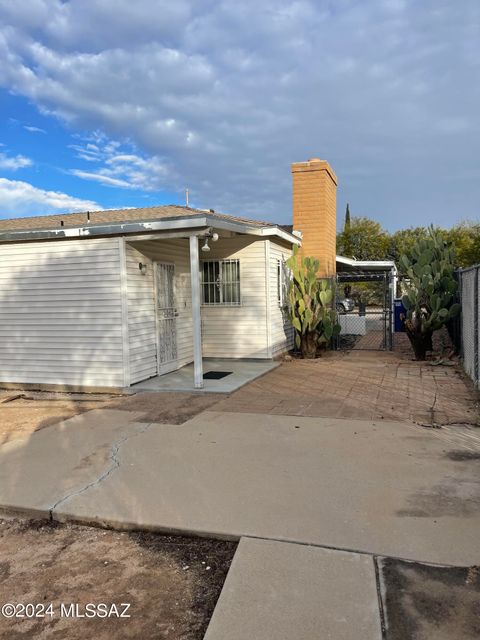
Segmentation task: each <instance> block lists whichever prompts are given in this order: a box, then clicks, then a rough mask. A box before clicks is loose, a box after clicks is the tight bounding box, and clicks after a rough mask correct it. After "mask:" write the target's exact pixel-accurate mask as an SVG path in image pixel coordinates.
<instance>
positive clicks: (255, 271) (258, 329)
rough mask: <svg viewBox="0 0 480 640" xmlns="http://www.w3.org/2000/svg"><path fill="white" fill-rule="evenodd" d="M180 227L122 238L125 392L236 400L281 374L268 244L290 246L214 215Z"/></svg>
mask: <svg viewBox="0 0 480 640" xmlns="http://www.w3.org/2000/svg"><path fill="white" fill-rule="evenodd" d="M178 222H179V221H173V224H178ZM182 222H183V225H184V226H183V225H182V228H176V229H173V228H172V229H167V228H166V227H167V225H168V224H169V221H164V222H163V224H164V225H165V226H164V228H163V229H162V230H160V229H158V230H155V232H154V233H152V232H150V233H145V234H139V235H125V236H124V237H123V238H122V242H123V253H124V258H123V263H124V276H123V278H124V285H123V290H124V294H123V300H124V305H125V307H126V309H125V313H124V315H125V317H126V318H127V326H126V327H124V331H125V337H124V340H125V351H126V353H127V354H128V362H127V363H126V364H127V367H128V370H127V371H126V373H125V387H130V388H134V389H151V390H157V391H158V390H171V391H192V390H205V391H218V392H220V393H222V392H225V393H229V392H231V391H233V390H234V389H237V388H239V387H240V386H242V385H243V384H245V383H246V382H249V381H250V380H252V379H254V378H256V377H258V375H263V373H265V372H267V371H269V370H270V369H271V368H273V367H274V366H275V365H274V364H273V362H272V357H273V354H272V347H271V344H272V340H271V339H270V336H269V332H270V309H269V304H270V302H271V300H270V298H272V300H273V298H274V297H275V295H276V294H275V291H276V290H275V291H274V290H273V289H272V290H271V289H270V280H271V274H270V271H272V273H274V274H275V273H276V269H275V270H273V267H276V262H275V261H274V260H273V258H272V259H270V258H269V254H268V250H269V247H270V242H269V236H274V235H277V236H278V235H279V234H280V235H281V239H282V240H283V241H289V238H288V235H287V234H284V232H282V231H281V230H279V229H277V228H275V227H272V228H264V227H255V226H252V225H247V224H245V223H242V222H231V221H224V220H223V219H218V218H215V220H214V221H213V220H211V219H209V217H208V216H207V217H206V218H205V219H204V220H202V219H201V218H200V219H198V218H196V219H195V220H189V221H188V223H189V224H185V223H186V221H182ZM213 222H214V224H212V223H213ZM192 223H193V224H192ZM283 235H285V238H283ZM202 249H203V250H202ZM272 265H273V267H272ZM218 273H220V274H221V275H220V284H219V283H218V280H217V274H218ZM222 274H223V279H222ZM240 280H241V285H240ZM202 282H203V284H202ZM218 295H219V296H220V297H219V298H218ZM275 302H276V298H275ZM276 304H277V306H278V303H277V302H276ZM217 360H218V362H217ZM219 363H220V364H219ZM219 370H225V371H226V375H225V376H223V377H217V372H218V371H219ZM204 374H207V375H206V376H204Z"/></svg>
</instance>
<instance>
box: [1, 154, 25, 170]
mask: <svg viewBox="0 0 480 640" xmlns="http://www.w3.org/2000/svg"><path fill="white" fill-rule="evenodd" d="M32 164H33V162H32V161H31V160H30V158H27V157H25V156H22V155H17V156H9V155H7V154H6V153H0V169H5V170H6V171H17V169H24V168H25V167H31V166H32Z"/></svg>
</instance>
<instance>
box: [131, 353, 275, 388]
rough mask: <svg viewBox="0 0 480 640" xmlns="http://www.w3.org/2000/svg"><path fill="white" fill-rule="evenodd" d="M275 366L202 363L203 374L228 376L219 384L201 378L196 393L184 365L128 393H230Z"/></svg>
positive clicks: (251, 362) (212, 360)
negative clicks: (201, 386) (216, 373)
mask: <svg viewBox="0 0 480 640" xmlns="http://www.w3.org/2000/svg"><path fill="white" fill-rule="evenodd" d="M278 366H279V363H278V362H274V361H273V360H228V359H215V358H204V359H203V371H204V376H205V374H207V375H208V374H209V373H211V372H219V371H223V372H229V375H227V376H225V377H223V378H220V379H219V380H215V379H208V378H205V377H204V380H203V384H204V386H203V389H196V388H195V387H194V384H193V364H188V365H186V366H185V367H182V368H181V369H178V370H177V371H173V372H172V373H167V374H165V375H163V376H155V377H154V378H150V379H149V380H144V381H143V382H139V383H137V384H135V385H133V386H132V387H130V390H131V391H135V392H137V391H179V392H190V393H232V391H236V390H237V389H240V387H243V386H244V385H246V384H247V383H248V382H251V381H252V380H255V379H256V378H259V377H261V376H263V375H265V374H266V373H268V372H269V371H272V370H273V369H275V368H276V367H278Z"/></svg>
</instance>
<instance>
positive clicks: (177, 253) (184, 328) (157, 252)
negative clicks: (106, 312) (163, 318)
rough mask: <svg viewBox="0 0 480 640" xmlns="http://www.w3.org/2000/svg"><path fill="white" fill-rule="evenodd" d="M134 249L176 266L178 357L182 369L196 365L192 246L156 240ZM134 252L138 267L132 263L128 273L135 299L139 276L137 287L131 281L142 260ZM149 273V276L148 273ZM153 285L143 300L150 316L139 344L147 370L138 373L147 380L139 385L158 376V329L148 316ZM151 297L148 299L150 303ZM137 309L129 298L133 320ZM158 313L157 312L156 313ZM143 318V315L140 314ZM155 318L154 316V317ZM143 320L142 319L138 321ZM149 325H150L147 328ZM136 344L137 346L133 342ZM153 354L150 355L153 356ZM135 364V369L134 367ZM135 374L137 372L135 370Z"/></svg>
mask: <svg viewBox="0 0 480 640" xmlns="http://www.w3.org/2000/svg"><path fill="white" fill-rule="evenodd" d="M132 245H133V248H134V249H136V250H137V251H139V252H141V254H143V256H144V257H145V256H146V257H148V258H149V259H150V260H152V261H157V262H169V263H173V264H174V265H175V303H176V308H177V312H178V316H177V319H176V332H177V354H178V366H179V367H183V365H185V364H188V363H189V362H192V360H193V335H192V291H191V282H190V252H189V246H188V239H183V238H181V239H178V240H177V239H171V240H152V241H142V242H134V243H132ZM133 255H134V254H133V253H130V256H131V258H130V260H131V261H132V260H133V259H134V260H135V265H133V263H131V264H130V267H129V270H128V279H129V295H130V291H132V296H134V295H135V293H134V289H135V284H136V283H138V276H136V273H135V284H134V282H133V280H132V278H131V275H132V274H133V273H134V272H135V268H136V270H137V272H138V273H139V270H138V262H141V261H142V260H141V259H137V258H136V257H135V258H133ZM148 272H150V275H152V274H153V268H150V269H148ZM148 272H147V273H148ZM146 277H147V276H141V278H146ZM149 282H150V284H148V285H145V287H146V289H145V291H143V292H142V294H141V297H142V301H143V306H144V312H145V311H146V312H147V315H144V316H143V320H144V321H145V323H146V324H145V325H144V326H143V328H142V333H141V336H140V338H141V339H140V340H139V341H137V342H138V343H139V345H138V346H139V347H140V349H141V351H142V352H143V354H144V364H145V365H146V366H145V368H144V369H143V370H142V369H139V370H138V371H137V373H138V374H139V375H140V373H141V372H142V371H143V373H142V375H143V374H148V375H145V377H142V378H137V379H136V380H132V384H133V382H134V381H135V382H138V381H139V380H144V379H145V378H148V377H150V376H151V375H156V328H155V324H153V325H152V323H151V322H150V316H149V315H148V313H150V312H148V310H147V308H146V307H145V305H147V306H148V304H150V303H149V300H150V298H149V295H150V294H149V291H147V288H148V289H149V290H150V291H151V292H152V298H151V299H152V305H153V295H154V290H153V279H152V280H151V281H149ZM140 284H142V280H140ZM147 298H148V300H147ZM132 307H133V298H132V300H131V299H130V298H129V318H130V317H131V314H132V313H135V312H134V309H133V308H132ZM153 313H154V311H153ZM140 316H142V314H140ZM154 317H155V316H153V318H154ZM138 319H139V320H142V317H140V318H138ZM147 325H148V326H147ZM131 331H132V326H131V325H130V341H132V333H131ZM132 344H133V343H132ZM152 344H153V345H154V348H153V351H152V349H151V345H152ZM149 352H150V355H149ZM152 356H153V357H154V358H155V373H153V374H152V373H151V371H152ZM132 365H133V363H132V361H131V368H132ZM131 371H133V369H131Z"/></svg>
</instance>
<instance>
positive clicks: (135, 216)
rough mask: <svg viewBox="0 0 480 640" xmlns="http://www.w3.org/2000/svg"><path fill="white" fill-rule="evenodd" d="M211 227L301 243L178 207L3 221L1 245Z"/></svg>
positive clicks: (255, 223) (262, 226) (276, 230)
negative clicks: (4, 243) (3, 243)
mask: <svg viewBox="0 0 480 640" xmlns="http://www.w3.org/2000/svg"><path fill="white" fill-rule="evenodd" d="M209 227H214V228H216V229H223V230H228V231H232V232H236V233H242V234H250V235H257V236H277V237H279V238H281V239H283V240H286V241H287V242H290V243H292V244H300V243H301V241H300V239H299V238H298V237H297V236H295V235H293V234H291V233H289V232H288V231H285V230H284V229H282V228H281V227H280V226H278V225H276V224H272V223H270V222H261V221H259V220H250V219H248V218H241V217H237V216H229V215H226V214H222V213H217V212H215V211H213V210H209V211H203V210H201V209H192V208H190V207H182V206H178V205H167V206H162V207H146V208H142V209H115V210H110V211H96V212H85V213H69V214H65V215H61V214H59V215H52V216H36V217H30V218H13V219H9V220H0V243H2V242H29V241H34V240H61V239H73V238H86V237H105V236H118V235H120V236H128V235H136V236H138V235H139V234H147V233H149V234H151V233H153V232H157V233H161V232H162V231H182V230H184V231H185V235H188V231H189V230H197V231H198V230H201V229H202V228H203V229H207V228H209Z"/></svg>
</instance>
